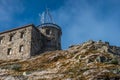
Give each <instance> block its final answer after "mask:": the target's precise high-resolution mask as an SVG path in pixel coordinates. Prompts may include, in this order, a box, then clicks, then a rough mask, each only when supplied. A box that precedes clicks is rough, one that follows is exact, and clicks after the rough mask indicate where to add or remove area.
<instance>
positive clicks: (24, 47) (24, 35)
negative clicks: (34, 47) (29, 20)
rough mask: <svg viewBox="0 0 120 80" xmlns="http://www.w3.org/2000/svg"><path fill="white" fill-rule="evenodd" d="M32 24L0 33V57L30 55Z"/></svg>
mask: <svg viewBox="0 0 120 80" xmlns="http://www.w3.org/2000/svg"><path fill="white" fill-rule="evenodd" d="M31 30H32V25H28V26H27V27H23V28H19V29H14V30H10V31H7V32H3V33H0V59H2V60H6V59H21V58H29V57H30V49H31Z"/></svg>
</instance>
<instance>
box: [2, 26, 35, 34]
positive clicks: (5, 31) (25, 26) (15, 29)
mask: <svg viewBox="0 0 120 80" xmlns="http://www.w3.org/2000/svg"><path fill="white" fill-rule="evenodd" d="M30 26H32V27H34V28H36V27H35V25H34V24H28V25H24V26H20V27H18V28H13V29H10V30H6V31H3V32H0V34H4V33H7V32H11V31H15V30H18V29H22V28H26V27H30Z"/></svg>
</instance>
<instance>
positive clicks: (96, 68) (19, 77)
mask: <svg viewBox="0 0 120 80" xmlns="http://www.w3.org/2000/svg"><path fill="white" fill-rule="evenodd" d="M119 55H120V47H116V46H110V45H109V43H108V42H101V41H98V42H96V41H88V42H85V43H83V44H80V45H72V46H70V47H69V49H68V50H61V51H52V52H45V53H43V54H41V55H39V56H34V57H32V58H30V59H27V60H9V61H0V80H120V56H119Z"/></svg>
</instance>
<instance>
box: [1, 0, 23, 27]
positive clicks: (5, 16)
mask: <svg viewBox="0 0 120 80" xmlns="http://www.w3.org/2000/svg"><path fill="white" fill-rule="evenodd" d="M23 11H24V7H23V5H22V3H21V0H0V26H1V25H2V26H4V25H6V24H8V26H9V25H10V24H9V23H10V22H12V21H14V15H15V14H20V13H22V12H23Z"/></svg>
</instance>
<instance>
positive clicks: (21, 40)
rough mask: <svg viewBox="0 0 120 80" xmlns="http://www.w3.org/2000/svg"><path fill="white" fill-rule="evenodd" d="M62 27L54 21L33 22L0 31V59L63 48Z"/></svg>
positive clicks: (27, 56)
mask: <svg viewBox="0 0 120 80" xmlns="http://www.w3.org/2000/svg"><path fill="white" fill-rule="evenodd" d="M61 35H62V31H61V28H60V27H59V26H58V25H56V24H53V23H44V24H42V25H40V26H38V27H35V26H34V25H33V24H30V25H26V26H23V27H19V28H16V29H12V30H8V31H5V32H1V33H0V60H6V59H7V60H8V59H25V58H30V57H31V56H34V55H37V54H40V53H42V52H44V51H53V50H60V49H61Z"/></svg>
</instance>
